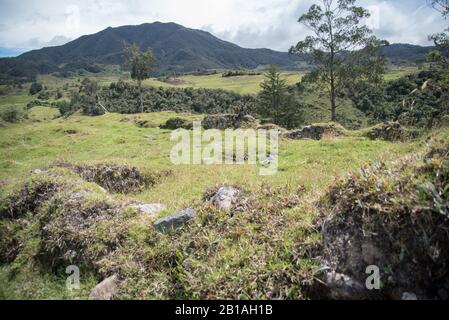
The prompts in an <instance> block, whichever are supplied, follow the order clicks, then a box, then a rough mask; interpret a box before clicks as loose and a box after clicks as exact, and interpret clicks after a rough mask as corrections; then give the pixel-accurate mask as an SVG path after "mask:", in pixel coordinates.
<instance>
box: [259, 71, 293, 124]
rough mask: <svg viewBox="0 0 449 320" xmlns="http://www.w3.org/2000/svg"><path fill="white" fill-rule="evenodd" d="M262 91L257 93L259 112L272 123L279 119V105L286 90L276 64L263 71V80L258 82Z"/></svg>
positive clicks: (284, 82)
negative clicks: (270, 119) (271, 120)
mask: <svg viewBox="0 0 449 320" xmlns="http://www.w3.org/2000/svg"><path fill="white" fill-rule="evenodd" d="M260 87H261V88H262V91H261V92H260V94H259V98H260V107H259V113H260V114H261V115H262V116H264V117H270V118H272V119H273V122H274V123H277V122H278V121H279V115H280V112H281V110H280V109H281V105H282V102H283V99H284V97H285V94H286V92H287V83H286V81H285V79H282V78H281V73H280V72H279V71H278V69H277V68H276V66H274V65H272V66H270V69H268V71H267V72H266V73H265V80H264V81H263V82H262V83H261V84H260Z"/></svg>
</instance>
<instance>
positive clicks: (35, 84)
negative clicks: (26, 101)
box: [30, 82, 44, 96]
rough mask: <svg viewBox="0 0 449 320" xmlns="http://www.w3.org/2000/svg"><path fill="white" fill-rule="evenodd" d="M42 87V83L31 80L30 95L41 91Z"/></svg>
mask: <svg viewBox="0 0 449 320" xmlns="http://www.w3.org/2000/svg"><path fill="white" fill-rule="evenodd" d="M43 89H44V87H43V86H42V84H40V83H38V82H33V83H32V84H31V86H30V95H32V96H34V95H35V94H36V93H39V92H41V91H42V90H43Z"/></svg>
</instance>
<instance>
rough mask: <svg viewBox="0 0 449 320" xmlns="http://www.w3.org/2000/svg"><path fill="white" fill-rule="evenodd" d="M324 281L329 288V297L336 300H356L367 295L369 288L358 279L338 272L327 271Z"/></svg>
mask: <svg viewBox="0 0 449 320" xmlns="http://www.w3.org/2000/svg"><path fill="white" fill-rule="evenodd" d="M324 280H325V281H324V282H325V283H326V286H327V288H328V290H329V292H330V293H329V297H330V298H332V299H336V300H354V299H363V298H366V297H367V289H366V288H365V287H364V286H363V285H362V284H361V283H360V282H358V281H357V280H354V279H353V278H351V277H349V276H347V275H345V274H341V273H337V272H335V271H332V272H327V273H326V275H325V277H324Z"/></svg>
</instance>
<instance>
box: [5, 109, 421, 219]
mask: <svg viewBox="0 0 449 320" xmlns="http://www.w3.org/2000/svg"><path fill="white" fill-rule="evenodd" d="M54 116H55V110H54V109H52V108H48V107H34V108H32V109H31V111H30V116H29V117H30V120H28V121H27V122H25V123H19V124H8V125H6V126H5V127H3V128H0V133H1V134H0V147H1V150H2V153H1V155H0V183H1V185H2V189H3V190H6V189H8V188H7V187H8V186H11V185H13V184H14V183H16V182H18V181H21V180H22V179H23V178H26V177H27V176H28V174H29V172H30V171H31V170H32V169H35V168H43V167H45V166H47V165H49V164H51V163H52V162H55V161H69V162H83V161H100V162H115V163H127V164H130V165H135V166H138V167H143V168H148V169H156V170H159V169H163V168H172V169H173V170H174V172H175V174H174V177H173V179H169V180H167V181H166V182H165V183H163V184H161V185H158V186H157V187H156V188H155V189H151V190H147V191H145V192H143V193H141V194H137V195H135V197H136V198H137V199H139V200H141V201H145V202H162V203H166V204H167V205H168V206H169V208H170V209H172V210H174V209H179V208H181V207H183V206H186V205H188V204H190V203H192V202H194V201H196V200H199V198H200V196H201V194H202V192H204V190H205V189H206V188H207V187H209V186H212V185H214V184H217V183H231V184H233V183H238V184H241V183H242V184H244V186H245V187H247V188H249V189H253V188H255V187H256V186H257V185H260V184H262V183H264V182H267V183H270V184H274V185H285V184H301V185H305V186H307V187H310V188H312V189H321V188H322V187H323V186H325V185H327V184H328V183H329V182H331V181H332V179H333V178H335V177H336V176H338V175H340V174H342V173H344V172H347V171H348V170H351V169H354V168H356V167H358V166H359V165H361V164H362V162H363V161H368V160H374V159H386V160H387V159H394V158H397V157H398V156H400V155H402V154H406V153H407V152H409V151H411V150H413V148H414V145H413V144H408V143H404V144H402V143H398V144H392V143H388V142H381V141H369V140H366V139H365V138H360V137H345V138H338V139H330V140H324V141H321V142H317V141H290V140H282V141H281V145H280V165H279V173H278V174H277V175H275V176H273V177H260V176H259V175H258V174H257V172H258V171H257V168H256V167H253V166H248V165H243V166H234V165H231V166H225V165H223V166H204V165H200V166H193V165H189V166H173V165H171V163H170V159H169V154H170V150H171V147H172V146H173V145H174V144H173V142H171V141H170V131H169V130H161V129H158V128H139V127H137V126H136V125H135V123H134V120H133V119H134V118H139V119H145V120H149V121H150V122H151V123H154V124H156V125H159V124H162V123H164V122H165V121H166V120H167V119H168V118H170V117H173V116H175V114H174V113H171V112H164V113H151V114H140V115H139V114H138V115H132V116H125V115H119V114H106V115H104V116H99V117H87V116H80V115H75V116H71V117H69V118H67V119H62V118H58V119H54V120H48V119H52V118H53V117H54ZM178 116H179V115H178ZM181 116H183V117H185V118H187V119H201V116H198V115H181ZM123 119H129V121H123ZM71 132H74V133H71Z"/></svg>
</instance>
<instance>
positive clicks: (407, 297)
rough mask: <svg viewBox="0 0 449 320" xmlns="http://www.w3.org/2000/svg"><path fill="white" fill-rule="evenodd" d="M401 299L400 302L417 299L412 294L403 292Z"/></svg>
mask: <svg viewBox="0 0 449 320" xmlns="http://www.w3.org/2000/svg"><path fill="white" fill-rule="evenodd" d="M401 299H402V300H418V297H417V296H416V294H414V293H413V292H403V293H402V297H401Z"/></svg>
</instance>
